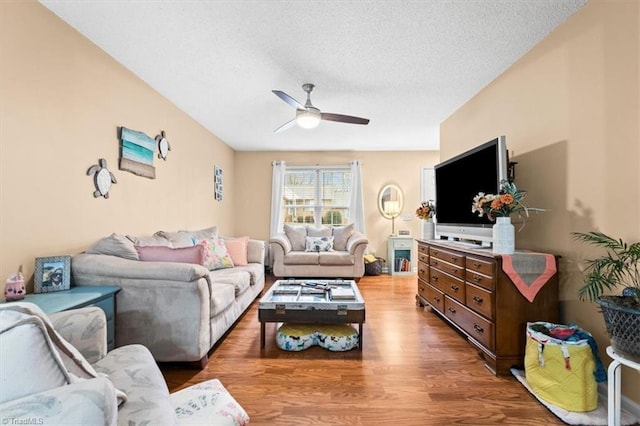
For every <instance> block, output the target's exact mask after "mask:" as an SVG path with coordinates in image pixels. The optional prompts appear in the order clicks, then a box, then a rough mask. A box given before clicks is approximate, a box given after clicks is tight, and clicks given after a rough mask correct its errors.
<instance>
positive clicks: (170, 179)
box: [0, 2, 439, 282]
mask: <svg viewBox="0 0 640 426" xmlns="http://www.w3.org/2000/svg"><path fill="white" fill-rule="evenodd" d="M0 7H1V9H0V10H1V12H2V13H1V14H0V15H1V19H2V21H0V23H1V26H0V30H1V31H2V32H1V33H0V34H1V38H0V43H2V44H1V45H0V55H1V56H0V66H1V69H0V70H1V72H0V92H1V94H2V95H1V96H0V107H1V114H2V115H1V116H0V123H1V126H0V154H1V155H0V190H1V191H0V196H1V197H2V206H1V210H0V244H1V245H0V250H1V251H0V254H1V256H0V277H7V276H8V275H9V274H10V273H11V272H14V271H15V270H17V268H18V267H19V266H20V265H22V267H23V269H24V272H25V276H26V277H27V279H28V280H29V281H30V282H32V275H33V267H34V258H35V257H38V256H56V255H64V254H73V253H77V252H79V251H82V250H84V249H86V248H87V247H88V246H89V245H90V244H91V243H93V242H94V241H96V240H97V239H98V238H101V237H103V236H105V235H109V234H110V233H112V232H117V233H123V234H132V235H141V234H150V233H153V232H155V231H157V230H158V229H165V230H177V229H195V228H199V227H205V226H210V225H212V224H216V225H218V226H219V227H220V229H221V232H223V233H225V234H228V235H232V234H235V235H238V234H243V235H251V236H252V237H254V238H262V239H267V238H268V236H269V209H270V204H271V162H272V161H273V160H285V161H287V162H290V163H291V164H335V163H347V162H348V161H350V160H353V159H358V160H361V161H362V163H363V166H362V168H363V174H364V186H365V194H364V198H365V202H366V203H367V213H366V222H367V227H368V232H367V233H368V236H369V237H370V239H371V248H372V249H373V250H375V251H376V253H377V254H378V255H379V256H382V257H386V253H385V251H386V237H387V236H388V234H389V233H390V232H391V223H390V222H389V221H388V220H386V219H384V218H382V217H381V216H380V215H379V214H378V211H377V207H376V196H377V192H378V191H379V190H380V188H382V186H383V185H384V184H386V183H396V184H398V185H400V186H401V187H402V189H403V191H404V193H405V196H406V203H405V209H404V213H408V214H410V215H411V220H410V221H406V222H405V221H402V220H400V219H398V220H396V228H397V229H408V230H410V231H411V235H416V236H417V235H419V233H420V229H419V221H418V220H417V219H416V218H415V216H414V214H413V212H414V210H415V208H416V207H417V205H418V203H419V202H420V201H421V200H419V194H420V169H421V167H422V166H430V165H433V164H435V163H436V162H437V161H438V159H439V156H438V153H437V152H418V153H415V152H362V153H360V152H359V153H354V152H339V153H327V152H299V153H295V152H291V153H251V152H240V153H234V152H233V151H232V150H231V149H230V148H229V147H228V146H227V145H225V144H224V143H223V141H221V140H220V139H218V138H217V137H215V136H214V135H212V134H211V133H210V132H208V131H207V130H205V129H204V128H203V127H202V126H200V125H199V124H198V123H196V122H195V121H193V120H192V119H191V118H189V117H188V116H187V115H186V114H184V113H183V112H182V111H180V110H179V109H178V108H176V107H175V106H174V105H173V104H171V103H170V102H169V101H168V100H167V99H165V98H164V97H163V96H161V95H160V94H158V93H157V92H155V91H154V90H153V89H151V88H150V87H149V86H148V85H146V84H145V83H144V82H143V81H141V80H140V79H138V78H137V77H136V76H135V75H133V74H132V73H131V72H130V71H128V70H126V69H125V68H124V67H122V66H121V65H119V64H118V63H117V62H115V61H114V60H113V59H112V58H111V57H109V56H108V55H106V54H105V53H104V52H102V51H101V50H100V49H98V48H97V47H96V46H95V45H93V44H92V43H91V42H89V41H88V40H86V39H85V38H84V37H82V36H81V35H80V34H78V33H77V32H76V31H75V30H74V29H72V28H71V27H69V26H68V25H67V24H65V23H64V22H62V21H61V20H59V19H58V18H57V17H56V16H55V15H54V14H53V13H51V12H50V11H49V10H47V9H46V8H44V7H43V6H41V5H40V4H38V3H35V2H21V3H18V2H0ZM118 126H125V127H128V128H131V129H134V130H140V131H143V132H145V133H147V134H148V135H150V136H155V135H156V134H157V133H158V132H159V131H160V130H165V131H166V133H167V138H168V139H169V141H170V143H171V146H172V150H171V151H170V152H169V156H168V158H167V161H166V162H165V161H162V160H155V161H154V164H155V166H156V176H157V177H156V179H155V180H150V179H146V178H142V177H138V176H135V175H133V174H131V173H128V172H125V171H120V170H118V156H119V152H118V140H117V137H116V129H117V127H118ZM101 157H103V158H105V159H106V160H107V162H108V165H109V168H110V170H111V171H112V172H113V173H114V175H115V176H116V179H117V180H118V183H117V184H115V185H114V186H113V187H112V190H111V193H110V198H109V199H108V200H105V199H103V198H98V199H95V198H94V197H93V196H92V193H93V191H94V187H93V179H92V178H91V177H90V176H87V175H86V171H87V169H88V168H89V167H90V166H91V165H92V164H95V163H97V161H98V159H99V158H101ZM214 165H218V166H220V167H222V168H223V171H224V200H223V202H222V203H219V202H216V201H215V200H214V198H213V167H214Z"/></svg>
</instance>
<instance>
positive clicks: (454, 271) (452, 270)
mask: <svg viewBox="0 0 640 426" xmlns="http://www.w3.org/2000/svg"><path fill="white" fill-rule="evenodd" d="M429 265H431V266H432V267H436V268H438V269H440V270H442V271H444V272H446V273H448V274H451V275H454V276H456V277H458V278H460V279H464V267H462V266H458V265H453V264H451V263H447V262H445V261H443V260H440V259H438V258H437V257H431V258H429Z"/></svg>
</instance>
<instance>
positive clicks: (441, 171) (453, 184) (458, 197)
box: [434, 136, 509, 245]
mask: <svg viewBox="0 0 640 426" xmlns="http://www.w3.org/2000/svg"><path fill="white" fill-rule="evenodd" d="M508 165H509V159H508V152H507V145H506V141H505V137H504V136H500V137H497V138H495V139H493V140H491V141H489V142H486V143H484V144H482V145H480V146H477V147H475V148H473V149H471V150H469V151H466V152H463V153H462V154H459V155H457V156H455V157H453V158H451V159H449V160H446V161H444V162H442V163H440V164H437V165H436V166H435V167H434V171H435V185H436V200H435V201H436V234H437V235H439V237H440V238H441V239H449V240H455V241H463V242H467V243H473V244H482V245H488V244H487V243H491V240H492V228H493V225H494V224H495V222H493V221H490V220H489V219H487V217H486V216H483V217H479V216H478V214H477V213H471V204H472V203H473V197H475V196H476V195H477V194H478V193H479V192H484V193H485V194H497V193H498V192H499V191H500V180H502V179H507V178H508V174H507V173H508Z"/></svg>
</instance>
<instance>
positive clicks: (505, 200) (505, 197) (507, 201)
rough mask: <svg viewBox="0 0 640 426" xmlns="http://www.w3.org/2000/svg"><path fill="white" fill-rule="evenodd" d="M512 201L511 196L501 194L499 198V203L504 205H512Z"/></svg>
mask: <svg viewBox="0 0 640 426" xmlns="http://www.w3.org/2000/svg"><path fill="white" fill-rule="evenodd" d="M513 200H514V198H513V195H511V194H502V195H501V196H500V201H502V204H506V205H509V204H512V203H513Z"/></svg>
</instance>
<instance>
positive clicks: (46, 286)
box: [33, 256, 71, 293]
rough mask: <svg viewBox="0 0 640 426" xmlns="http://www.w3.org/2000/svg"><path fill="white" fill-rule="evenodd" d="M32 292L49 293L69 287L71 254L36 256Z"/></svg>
mask: <svg viewBox="0 0 640 426" xmlns="http://www.w3.org/2000/svg"><path fill="white" fill-rule="evenodd" d="M33 283H34V284H33V291H34V293H51V292H53V291H60V290H69V289H70V288H71V256H55V257H36V271H35V273H34V275H33Z"/></svg>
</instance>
